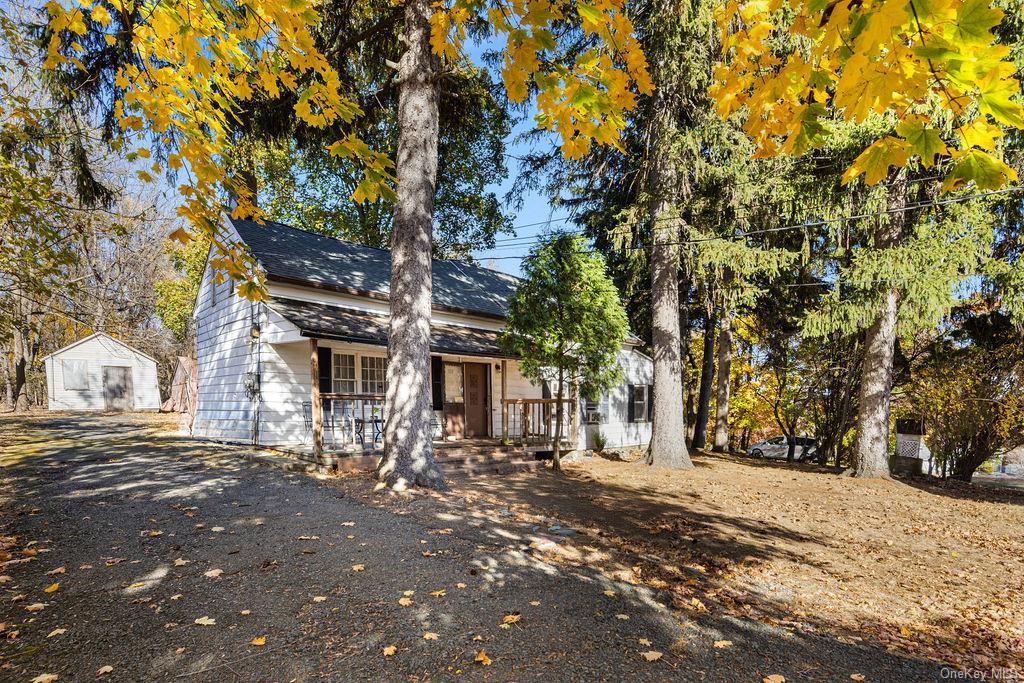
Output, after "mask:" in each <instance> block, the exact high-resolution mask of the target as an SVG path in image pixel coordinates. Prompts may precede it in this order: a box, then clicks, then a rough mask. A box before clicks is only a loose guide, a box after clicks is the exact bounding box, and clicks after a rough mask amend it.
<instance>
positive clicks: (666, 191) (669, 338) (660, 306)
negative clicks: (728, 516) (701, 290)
mask: <svg viewBox="0 0 1024 683" xmlns="http://www.w3.org/2000/svg"><path fill="white" fill-rule="evenodd" d="M658 92H659V91H655V94H654V98H655V102H654V112H655V114H654V116H655V121H654V122H653V124H652V125H653V126H654V130H655V135H653V136H652V138H653V142H652V146H651V155H650V158H651V172H650V178H649V186H650V189H651V194H650V196H651V203H650V211H651V234H652V246H651V318H652V320H651V346H652V349H653V353H654V397H653V401H654V407H653V410H654V423H653V424H652V425H651V444H650V450H649V452H648V455H647V462H648V463H649V464H651V465H657V466H660V467H671V468H675V469H689V468H692V467H693V463H692V462H691V461H690V454H689V453H688V452H687V450H686V439H685V435H686V417H685V414H684V413H683V363H682V348H683V347H682V340H681V337H680V332H679V277H678V275H679V270H678V269H679V246H678V242H679V230H678V227H674V228H673V226H678V223H676V222H675V221H674V220H673V219H672V216H671V215H670V211H671V204H670V202H669V197H670V196H671V194H670V193H671V191H672V188H673V186H674V183H673V182H672V178H671V174H672V167H671V165H670V162H669V160H668V159H667V158H666V151H665V149H664V147H665V146H666V144H665V143H666V140H665V139H664V137H665V136H664V133H665V131H666V130H667V127H668V120H669V115H668V112H667V111H666V106H665V103H664V101H663V100H662V99H661V96H660V95H659V94H658ZM630 398H632V397H630Z"/></svg>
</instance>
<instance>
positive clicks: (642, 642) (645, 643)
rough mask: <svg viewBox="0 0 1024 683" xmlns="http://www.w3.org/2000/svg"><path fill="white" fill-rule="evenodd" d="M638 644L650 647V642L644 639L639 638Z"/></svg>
mask: <svg viewBox="0 0 1024 683" xmlns="http://www.w3.org/2000/svg"><path fill="white" fill-rule="evenodd" d="M640 644H641V645H646V646H648V647H650V645H651V641H649V640H647V639H646V638H641V639H640Z"/></svg>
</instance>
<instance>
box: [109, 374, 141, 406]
mask: <svg viewBox="0 0 1024 683" xmlns="http://www.w3.org/2000/svg"><path fill="white" fill-rule="evenodd" d="M103 403H104V405H105V406H106V408H107V410H131V409H132V408H133V407H134V405H135V399H134V396H133V392H132V369H131V368H126V367H120V366H113V365H104V366H103Z"/></svg>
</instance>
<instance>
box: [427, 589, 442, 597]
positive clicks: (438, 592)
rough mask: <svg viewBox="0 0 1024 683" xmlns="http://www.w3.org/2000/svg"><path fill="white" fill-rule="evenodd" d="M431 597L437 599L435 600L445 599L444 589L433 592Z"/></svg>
mask: <svg viewBox="0 0 1024 683" xmlns="http://www.w3.org/2000/svg"><path fill="white" fill-rule="evenodd" d="M430 595H431V596H432V597H435V598H443V597H444V589H443V588H442V589H441V590H439V591H431V592H430Z"/></svg>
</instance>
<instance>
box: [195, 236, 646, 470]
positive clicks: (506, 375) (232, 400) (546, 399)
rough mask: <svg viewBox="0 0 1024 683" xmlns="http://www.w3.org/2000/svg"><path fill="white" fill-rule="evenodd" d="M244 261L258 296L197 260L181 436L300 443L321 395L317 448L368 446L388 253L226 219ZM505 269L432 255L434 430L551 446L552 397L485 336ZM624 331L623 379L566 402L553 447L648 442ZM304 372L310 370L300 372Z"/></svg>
mask: <svg viewBox="0 0 1024 683" xmlns="http://www.w3.org/2000/svg"><path fill="white" fill-rule="evenodd" d="M224 229H225V231H226V232H227V233H228V235H229V236H230V239H233V240H235V241H237V242H240V243H243V244H244V245H245V246H246V247H247V248H248V249H249V252H250V253H251V254H252V256H253V257H254V258H255V260H256V262H257V264H258V265H259V268H260V269H261V271H262V274H263V276H264V278H265V281H266V287H267V290H268V294H269V297H268V298H267V299H266V300H265V301H260V302H252V301H247V300H245V299H242V298H240V297H238V296H236V295H235V294H234V293H233V291H232V285H231V284H230V283H229V282H224V283H219V284H218V283H216V282H215V281H214V278H213V271H212V269H211V267H210V265H209V263H208V264H207V268H206V272H205V274H204V276H203V282H202V286H201V287H200V291H199V295H198V298H197V300H196V305H195V312H194V317H195V324H196V343H197V349H196V351H197V375H198V400H197V406H196V415H195V421H194V424H193V435H195V436H199V437H206V438H215V439H220V440H226V441H242V442H247V443H254V444H258V445H265V446H279V447H289V446H292V447H307V448H308V447H309V446H310V445H311V444H312V443H313V429H314V422H315V421H314V420H313V408H312V406H313V405H316V404H322V405H323V412H322V415H323V441H324V444H325V448H326V449H327V450H336V451H347V452H356V451H360V452H361V451H362V450H366V449H373V448H375V447H379V444H380V441H381V438H380V437H381V432H382V429H383V402H384V393H385V392H384V388H385V369H386V366H387V334H388V324H387V322H388V292H389V279H390V271H391V254H390V252H389V251H387V250H384V249H375V248H371V247H364V246H360V245H357V244H353V243H351V242H346V241H342V240H338V239H333V238H330V237H325V236H322V235H318V234H314V233H310V232H306V231H303V230H299V229H296V228H292V227H289V226H286V225H282V224H279V223H273V222H267V223H264V224H257V223H254V222H251V221H247V220H231V219H226V220H225V226H224ZM516 283H517V280H516V278H514V277H512V276H509V275H506V274H504V273H500V272H497V271H494V270H490V269H487V268H482V267H480V266H476V265H470V264H467V263H462V262H456V261H444V260H435V261H434V262H433V313H432V316H431V352H432V353H431V363H430V368H429V369H427V368H425V370H427V371H428V372H429V374H430V381H431V386H432V394H433V411H434V415H433V424H434V436H435V439H438V440H444V441H468V440H474V441H477V442H491V443H496V442H497V441H498V440H508V441H511V442H512V443H516V444H519V445H522V446H524V447H528V448H530V449H533V450H543V449H545V448H547V449H550V447H551V438H552V435H553V430H554V426H553V412H554V403H555V400H554V399H552V398H551V394H550V391H548V389H547V387H545V386H536V385H533V384H531V383H530V382H528V381H527V380H526V379H524V378H523V377H522V376H521V375H520V373H519V364H518V362H517V360H516V358H514V357H512V356H510V355H508V354H506V353H505V352H504V351H503V350H502V349H501V348H500V346H499V344H498V334H499V332H500V331H501V330H502V329H503V327H504V326H505V315H506V309H507V304H508V301H509V299H510V298H511V296H512V294H513V292H514V291H515V287H516ZM639 344H640V342H639V340H637V339H634V338H631V339H630V340H629V341H628V342H627V343H626V344H625V345H623V347H622V350H621V351H620V353H619V363H620V365H621V367H622V369H623V376H624V380H623V382H622V384H621V386H617V387H615V388H613V389H612V390H611V391H609V392H607V394H606V395H603V396H601V397H600V400H598V401H596V402H593V403H588V402H586V401H584V400H583V399H582V398H579V397H576V396H573V400H571V401H569V400H567V405H566V412H565V414H566V416H567V422H568V423H569V424H568V426H567V428H566V433H567V438H566V446H568V447H569V448H586V447H590V446H592V445H593V443H594V438H595V434H597V433H601V434H602V435H603V437H604V439H605V442H606V444H607V445H608V446H609V447H619V446H632V445H644V444H646V443H647V442H648V440H649V439H650V394H651V391H650V385H651V383H652V379H653V367H652V363H651V360H650V359H649V358H648V357H647V356H645V355H644V354H642V353H640V352H639V351H638V350H637V346H638V345H639ZM311 378H312V380H313V381H310V380H311Z"/></svg>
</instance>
